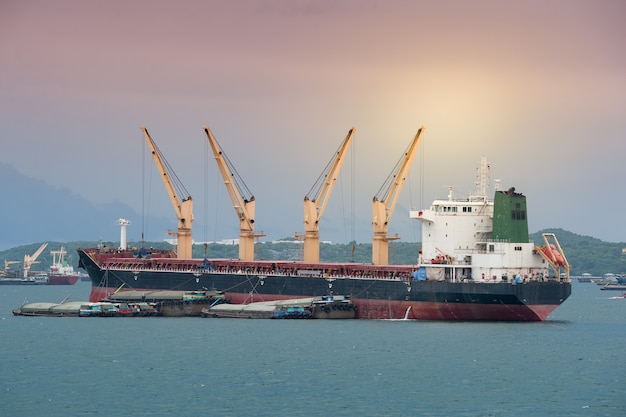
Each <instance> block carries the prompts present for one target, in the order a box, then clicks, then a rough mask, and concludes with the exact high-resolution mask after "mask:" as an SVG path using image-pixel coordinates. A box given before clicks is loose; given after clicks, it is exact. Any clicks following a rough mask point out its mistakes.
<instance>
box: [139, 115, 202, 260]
mask: <svg viewBox="0 0 626 417" xmlns="http://www.w3.org/2000/svg"><path fill="white" fill-rule="evenodd" d="M141 130H142V131H143V134H144V137H145V138H146V142H147V143H148V146H149V147H150V151H151V153H152V157H153V158H154V162H155V164H156V166H157V168H158V170H159V172H160V173H161V179H162V180H163V184H164V185H165V189H166V190H167V193H168V195H169V197H170V201H171V202H172V206H173V207H174V211H175V212H176V217H178V231H177V232H176V233H174V232H168V234H169V235H171V236H176V238H177V251H176V252H177V256H178V258H181V259H191V258H192V244H193V240H192V238H191V223H192V222H193V200H192V198H191V195H189V193H188V192H187V190H185V187H183V185H182V183H181V182H180V181H179V180H178V178H177V177H176V174H175V173H174V172H173V170H172V169H171V167H170V166H169V164H167V161H166V160H165V158H164V157H163V155H162V154H161V151H160V150H159V148H157V146H156V144H155V143H154V141H153V140H152V138H151V137H150V134H149V133H148V131H147V130H146V128H145V127H143V126H141ZM170 173H171V174H173V176H172V175H170ZM172 180H174V181H175V182H176V185H177V187H176V188H177V189H178V190H180V191H181V193H180V194H182V193H183V192H184V193H185V194H187V195H188V197H187V198H184V199H183V200H182V201H180V200H179V198H178V195H179V193H177V192H176V189H175V187H174V184H173V183H172Z"/></svg>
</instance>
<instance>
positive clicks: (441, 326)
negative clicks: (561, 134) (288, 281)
mask: <svg viewBox="0 0 626 417" xmlns="http://www.w3.org/2000/svg"><path fill="white" fill-rule="evenodd" d="M89 290H90V283H86V282H79V283H78V284H76V286H74V287H51V286H3V287H0V339H1V340H2V350H3V354H2V356H1V357H0V358H1V359H0V415H3V416H15V417H18V416H37V415H41V416H43V415H45V416H63V417H66V416H90V415H120V414H123V415H133V416H199V415H216V416H243V415H259V416H277V415H289V416H315V415H320V416H322V415H324V416H328V415H334V416H385V415H387V416H408V415H421V416H450V415H455V416H524V417H527V416H542V415H546V416H547V415H551V416H616V417H617V416H623V415H626V400H625V398H624V396H623V384H624V374H625V371H626V368H625V366H624V362H623V346H624V342H626V314H625V312H626V300H623V299H611V297H613V296H616V295H619V292H618V291H601V290H600V289H599V287H598V286H596V285H593V284H579V283H574V284H573V291H572V296H571V297H570V298H569V299H568V300H567V301H566V302H565V303H564V304H563V305H562V306H561V307H559V308H558V309H557V310H556V311H555V312H554V313H553V314H552V316H551V317H550V319H549V320H548V321H546V322H542V323H467V322H465V323H459V322H416V321H365V320H356V321H354V320H349V321H324V320H308V321H307V320H305V321H299V320H294V321H288V320H287V321H274V320H247V319H232V320H231V319H203V318H161V317H155V318H34V317H14V316H12V314H11V310H12V309H13V308H16V307H18V306H19V305H21V304H22V302H24V300H25V299H28V301H29V302H37V301H47V302H58V301H60V300H61V299H63V298H64V297H65V296H66V295H67V294H68V293H70V292H71V293H72V297H71V299H72V300H75V301H78V300H86V299H87V298H88V294H89Z"/></svg>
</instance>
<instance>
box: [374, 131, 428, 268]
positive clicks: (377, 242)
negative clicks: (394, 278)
mask: <svg viewBox="0 0 626 417" xmlns="http://www.w3.org/2000/svg"><path fill="white" fill-rule="evenodd" d="M423 131H424V126H422V127H420V128H419V130H418V131H417V134H416V135H415V137H414V138H413V141H412V142H411V143H410V145H409V147H408V148H407V150H406V151H405V152H404V154H403V155H402V157H401V158H400V161H398V164H397V165H396V166H397V169H396V170H395V171H393V172H392V173H391V175H390V176H389V177H388V178H387V180H386V181H385V184H389V187H388V188H387V190H386V192H384V193H383V194H382V195H381V196H379V195H376V196H375V197H374V200H373V202H372V228H373V230H374V238H373V241H372V263H373V264H374V265H386V264H388V263H389V241H390V240H395V239H399V238H400V236H398V235H395V236H388V235H387V233H388V232H389V221H390V220H391V216H392V215H393V211H394V209H395V208H396V203H397V202H398V198H399V197H400V192H401V191H402V187H403V186H404V182H405V181H406V177H407V175H408V173H409V169H410V168H411V164H412V163H413V157H414V156H415V152H416V151H417V146H418V144H419V141H420V139H421V137H422V132H423ZM384 187H385V185H383V187H381V190H382V189H383V188H384Z"/></svg>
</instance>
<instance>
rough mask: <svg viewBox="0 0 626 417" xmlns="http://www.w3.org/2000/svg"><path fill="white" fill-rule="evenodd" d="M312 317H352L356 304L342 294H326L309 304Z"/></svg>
mask: <svg viewBox="0 0 626 417" xmlns="http://www.w3.org/2000/svg"><path fill="white" fill-rule="evenodd" d="M311 310H312V314H313V318H316V319H354V318H356V305H355V304H352V301H350V299H349V297H347V296H342V295H334V296H333V295H328V296H326V297H322V299H321V300H318V301H313V303H312V304H311Z"/></svg>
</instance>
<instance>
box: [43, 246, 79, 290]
mask: <svg viewBox="0 0 626 417" xmlns="http://www.w3.org/2000/svg"><path fill="white" fill-rule="evenodd" d="M50 254H51V255H52V265H50V271H49V272H48V285H74V284H76V282H77V281H78V272H76V271H74V267H73V266H72V265H70V264H68V263H67V261H66V260H65V255H66V254H67V252H66V250H65V247H63V246H61V249H60V250H53V251H50Z"/></svg>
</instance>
